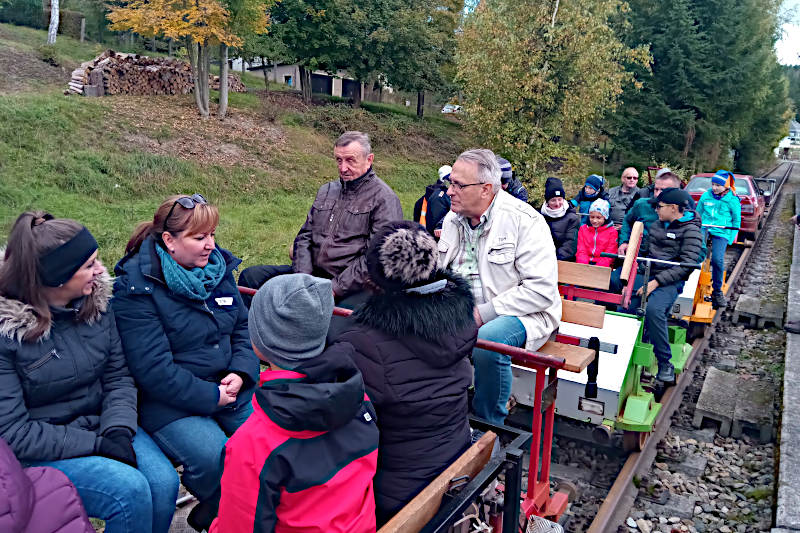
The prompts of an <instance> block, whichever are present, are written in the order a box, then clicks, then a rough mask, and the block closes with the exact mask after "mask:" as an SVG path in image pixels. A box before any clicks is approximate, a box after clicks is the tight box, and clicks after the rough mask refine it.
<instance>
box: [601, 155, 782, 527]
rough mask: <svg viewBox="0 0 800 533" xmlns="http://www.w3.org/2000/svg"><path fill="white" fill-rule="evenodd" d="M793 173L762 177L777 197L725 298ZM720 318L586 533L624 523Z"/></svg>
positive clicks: (739, 262)
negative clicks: (770, 180)
mask: <svg viewBox="0 0 800 533" xmlns="http://www.w3.org/2000/svg"><path fill="white" fill-rule="evenodd" d="M792 169H793V164H792V163H789V162H787V163H781V164H779V165H778V166H776V167H775V168H773V169H772V170H770V171H769V172H768V173H767V174H765V176H764V177H774V178H776V179H777V180H778V184H779V185H778V186H777V188H776V194H774V195H773V200H772V204H771V208H770V210H769V212H768V213H767V215H766V216H767V219H766V221H765V223H764V225H763V229H762V230H760V231H759V232H758V234H757V235H756V238H755V241H754V243H753V246H751V247H748V248H745V249H744V250H743V251H742V252H741V255H740V256H739V258H738V260H737V261H736V264H735V267H734V268H733V270H732V271H731V272H730V273H729V277H728V279H729V287H730V288H729V291H728V295H731V294H733V293H734V291H735V288H736V286H737V284H738V283H739V281H740V277H741V274H742V272H744V270H745V268H746V266H747V264H748V262H749V260H750V258H751V254H752V252H753V250H755V249H756V248H757V245H758V243H759V242H760V241H761V239H762V237H763V235H764V234H765V231H766V229H767V228H768V227H770V224H771V223H772V221H773V220H774V219H775V213H776V212H777V211H778V210H779V209H778V205H779V204H780V202H779V199H780V196H781V194H782V191H783V185H784V183H785V181H786V179H787V178H788V177H789V176H790V175H791V173H792ZM722 316H723V313H722V312H719V313H717V314H716V316H715V317H714V321H713V322H712V324H711V325H710V327H708V328H707V329H706V332H705V334H704V335H703V336H702V337H700V338H697V339H696V340H695V341H694V342H693V344H692V354H691V357H690V359H689V362H688V364H687V368H686V371H685V372H683V373H682V374H681V375H680V377H679V379H678V381H677V383H676V384H675V386H674V387H670V388H669V389H667V390H666V392H665V393H664V395H663V397H662V399H661V403H662V409H661V412H660V413H659V416H658V418H657V419H656V423H655V426H654V431H653V433H652V434H651V435H650V436H649V437H648V438H647V440H646V441H645V442H644V443H643V444H644V445H643V447H642V449H641V451H638V452H633V453H631V454H630V455H628V457H627V459H625V461H624V463H623V464H622V467H621V469H620V471H619V473H618V474H617V476H616V479H615V481H614V482H613V484H612V486H611V488H610V490H609V491H608V493H607V495H606V496H605V497H604V498H603V499H602V505H600V508H599V509H598V511H597V513H596V515H595V516H594V519H593V521H592V522H591V525H590V526H589V528H588V532H589V533H604V532H609V531H616V529H617V526H619V525H620V524H622V523H623V522H624V521H625V519H626V517H627V516H628V514H629V512H630V510H631V508H632V507H633V504H634V501H635V498H636V493H637V488H636V485H635V484H634V476H636V475H637V474H639V473H642V472H645V471H647V470H648V469H649V468H650V467H651V465H652V464H653V462H654V460H655V457H656V453H657V449H656V447H657V445H658V443H659V441H661V440H662V439H663V438H664V436H665V435H666V433H667V431H668V430H669V428H670V425H671V419H672V416H673V414H674V413H675V412H676V411H677V409H678V408H679V406H680V405H681V402H682V399H683V393H684V390H685V389H686V388H687V386H688V385H689V384H690V383H691V382H692V379H693V377H694V369H695V367H696V366H697V364H698V362H699V361H700V359H701V354H702V353H703V351H704V350H705V349H706V347H707V346H708V344H709V342H710V339H711V336H712V334H713V332H714V330H715V328H716V327H717V325H718V324H719V322H720V320H721V319H722ZM602 458H606V459H609V460H611V462H612V463H613V462H614V461H613V457H609V456H608V455H607V454H603V457H601V459H602ZM617 464H618V463H617Z"/></svg>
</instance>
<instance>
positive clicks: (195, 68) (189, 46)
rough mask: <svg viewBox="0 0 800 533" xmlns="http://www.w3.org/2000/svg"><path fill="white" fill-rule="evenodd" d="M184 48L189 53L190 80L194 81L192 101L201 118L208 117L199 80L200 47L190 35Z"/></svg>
mask: <svg viewBox="0 0 800 533" xmlns="http://www.w3.org/2000/svg"><path fill="white" fill-rule="evenodd" d="M186 50H187V52H188V53H189V64H190V65H191V66H192V81H193V82H194V103H195V105H197V110H198V111H199V112H200V115H201V116H202V117H203V118H208V100H205V101H204V100H203V85H202V82H201V79H202V78H201V75H202V74H201V71H202V67H201V63H202V58H201V56H202V52H201V50H202V47H201V46H200V44H198V43H196V42H194V41H193V40H192V38H191V37H187V39H186Z"/></svg>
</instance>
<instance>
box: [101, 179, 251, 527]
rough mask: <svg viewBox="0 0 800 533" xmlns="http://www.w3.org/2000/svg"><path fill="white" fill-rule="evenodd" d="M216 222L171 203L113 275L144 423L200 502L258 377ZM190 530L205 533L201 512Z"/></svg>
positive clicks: (196, 207)
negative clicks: (200, 529)
mask: <svg viewBox="0 0 800 533" xmlns="http://www.w3.org/2000/svg"><path fill="white" fill-rule="evenodd" d="M218 222H219V212H218V211H217V208H216V207H214V206H212V205H210V204H209V203H208V202H207V201H206V199H205V198H203V197H202V196H201V195H199V194H194V195H191V196H188V195H181V196H173V197H171V198H168V199H167V200H166V201H165V202H164V203H162V204H161V205H160V206H159V207H158V209H157V210H156V212H155V215H154V216H153V220H152V222H143V223H141V224H140V225H139V226H138V227H137V228H136V230H135V231H134V232H133V236H132V237H131V239H130V241H129V242H128V245H127V247H126V252H127V255H126V256H125V257H124V258H122V259H121V260H120V262H119V263H118V264H117V266H116V267H115V268H114V272H115V274H116V275H117V278H116V280H115V282H114V300H113V307H114V314H115V315H116V319H117V326H118V328H119V334H120V337H121V338H122V345H123V348H124V349H125V355H126V356H127V359H128V366H129V367H130V369H131V373H132V374H133V376H134V378H135V379H136V383H137V385H138V387H139V391H140V396H139V419H140V424H141V425H142V427H144V428H145V429H146V430H147V431H148V432H150V434H151V435H152V436H153V439H154V440H155V441H156V442H157V443H158V445H159V446H160V447H161V449H162V450H163V451H164V453H165V454H166V455H167V456H168V457H170V458H171V459H172V460H173V461H175V462H177V463H178V464H181V465H183V477H182V480H183V484H184V485H185V486H186V488H187V489H189V491H190V492H191V493H192V494H194V495H195V496H196V497H197V498H198V499H199V500H200V501H201V503H202V502H209V501H212V500H213V499H214V497H215V491H216V489H217V486H218V483H219V479H220V476H221V474H222V464H221V461H220V451H221V450H222V448H223V446H224V444H225V441H226V440H227V437H228V436H230V435H231V434H232V433H233V432H234V431H236V429H237V428H238V427H239V426H240V425H241V424H242V423H244V421H245V420H247V417H248V416H249V415H250V413H251V412H252V406H251V405H250V399H251V398H252V395H253V391H254V386H255V384H256V383H257V381H258V372H259V364H258V359H257V358H256V355H255V353H254V352H253V349H252V346H251V344H250V336H249V333H248V330H247V309H246V308H245V307H244V304H243V303H242V299H241V297H240V296H239V292H238V290H237V286H236V281H235V280H234V278H233V270H234V269H235V268H236V267H237V266H238V265H239V263H240V262H241V261H240V260H239V259H237V258H236V257H234V255H233V254H232V253H231V252H229V251H228V250H225V249H222V248H219V247H218V246H217V245H216V243H215V241H214V231H215V229H216V227H217V223H218ZM202 507H203V506H198V509H199V508H202ZM209 522H210V520H209ZM189 523H190V524H191V525H192V526H193V527H197V526H203V525H206V524H205V522H204V518H203V517H201V516H200V514H198V513H195V514H193V515H190V521H189Z"/></svg>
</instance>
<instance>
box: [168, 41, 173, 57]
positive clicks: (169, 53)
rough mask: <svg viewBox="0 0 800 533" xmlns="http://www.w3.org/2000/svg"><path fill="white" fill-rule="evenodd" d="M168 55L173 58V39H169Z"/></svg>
mask: <svg viewBox="0 0 800 533" xmlns="http://www.w3.org/2000/svg"><path fill="white" fill-rule="evenodd" d="M167 55H168V56H169V57H172V38H169V39H167Z"/></svg>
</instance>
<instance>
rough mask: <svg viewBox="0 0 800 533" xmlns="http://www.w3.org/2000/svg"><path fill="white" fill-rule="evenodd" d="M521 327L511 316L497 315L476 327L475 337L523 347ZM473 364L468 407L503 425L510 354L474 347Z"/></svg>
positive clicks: (510, 377)
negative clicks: (473, 383)
mask: <svg viewBox="0 0 800 533" xmlns="http://www.w3.org/2000/svg"><path fill="white" fill-rule="evenodd" d="M525 337H526V335H525V327H524V326H523V325H522V322H520V320H519V318H517V317H515V316H499V317H497V318H495V319H494V320H491V321H489V322H487V323H486V324H484V325H483V326H481V327H480V329H478V338H479V339H486V340H487V341H494V342H502V343H503V344H508V345H510V346H520V347H521V346H525ZM472 362H473V364H474V365H475V397H474V398H473V399H472V410H473V411H475V414H476V415H478V416H479V417H481V418H485V419H486V420H488V421H489V422H491V423H493V424H500V425H502V424H503V421H504V420H505V418H506V416H507V415H508V409H506V404H507V403H508V397H509V395H510V394H511V380H512V375H511V357H509V356H507V355H504V354H501V353H497V352H491V351H489V350H482V349H480V348H475V349H474V350H472Z"/></svg>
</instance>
